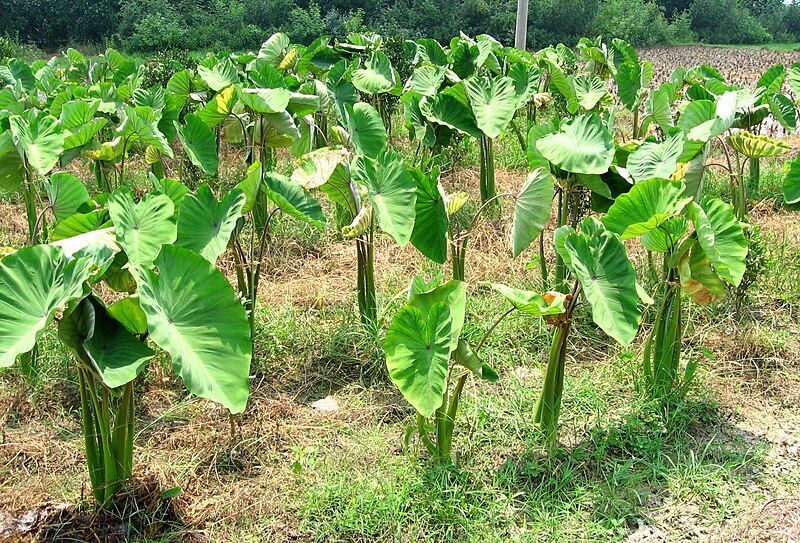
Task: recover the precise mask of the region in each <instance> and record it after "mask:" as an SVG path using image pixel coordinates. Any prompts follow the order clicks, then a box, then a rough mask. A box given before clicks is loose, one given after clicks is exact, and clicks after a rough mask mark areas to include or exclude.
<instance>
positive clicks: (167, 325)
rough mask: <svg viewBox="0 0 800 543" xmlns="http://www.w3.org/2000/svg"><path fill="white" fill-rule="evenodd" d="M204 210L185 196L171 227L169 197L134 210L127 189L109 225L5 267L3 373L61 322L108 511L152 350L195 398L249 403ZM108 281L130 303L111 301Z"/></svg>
mask: <svg viewBox="0 0 800 543" xmlns="http://www.w3.org/2000/svg"><path fill="white" fill-rule="evenodd" d="M207 203H208V196H207V195H206V194H204V191H202V192H200V193H199V194H198V195H197V196H195V195H187V196H186V197H185V198H184V203H183V206H182V207H183V210H182V212H181V217H184V218H183V219H181V220H179V224H176V223H175V221H174V215H175V207H174V204H173V202H172V200H171V199H170V198H169V197H168V196H166V195H163V194H148V195H145V196H144V197H143V198H142V199H141V201H139V202H138V203H137V202H135V201H134V198H133V195H132V194H131V192H130V191H129V190H128V189H126V188H122V189H120V190H118V191H116V192H115V193H114V194H113V195H112V196H111V197H110V199H109V200H108V207H107V212H108V214H109V215H110V218H111V220H112V221H113V225H111V226H105V227H103V228H100V229H95V230H90V231H88V232H86V233H83V234H80V235H77V236H74V237H69V238H66V239H63V240H61V241H58V242H55V243H54V244H52V245H36V246H33V247H26V248H22V249H20V250H18V251H16V252H14V253H12V254H9V255H7V256H5V257H4V258H3V259H2V260H0V331H2V333H0V353H2V354H0V367H3V368H5V367H9V366H11V365H13V364H14V362H15V360H16V359H17V358H18V357H19V356H20V355H23V354H25V353H26V352H28V351H30V350H31V349H32V348H33V347H34V345H35V343H36V341H37V339H38V338H40V337H41V335H42V334H43V333H44V332H45V330H46V328H47V327H48V326H49V325H50V324H51V323H52V322H53V321H54V320H55V321H57V323H58V337H59V338H60V339H61V341H62V342H63V343H64V344H65V345H66V346H67V348H68V349H69V350H70V352H71V353H72V355H73V357H74V360H75V365H76V366H75V369H76V373H77V377H78V388H79V393H80V404H81V417H82V429H83V435H84V444H85V452H86V460H87V465H88V468H89V478H90V481H91V486H92V493H93V496H94V498H95V501H96V502H97V504H98V505H99V506H101V507H103V506H107V505H109V503H111V502H112V500H113V499H114V496H115V494H116V493H117V492H118V491H119V489H120V486H121V485H122V484H123V483H124V481H125V480H126V479H129V478H130V477H131V475H132V469H133V456H132V451H133V439H134V435H135V432H134V425H135V405H136V402H135V389H134V387H135V380H136V378H137V376H138V375H140V374H141V373H142V371H143V370H144V369H145V368H146V367H147V364H148V362H149V361H150V360H151V359H152V358H153V356H154V355H155V351H154V350H153V349H152V346H153V345H155V346H158V347H160V348H162V349H163V350H164V351H165V352H166V353H167V354H168V355H169V356H170V358H171V360H172V367H173V369H174V371H175V372H176V373H177V374H178V375H179V376H180V377H181V378H182V379H183V382H184V384H185V385H186V388H187V389H188V390H189V391H190V392H191V393H193V394H196V395H198V396H201V397H204V398H208V399H210V400H213V401H215V402H218V403H220V404H222V405H223V406H225V407H226V408H227V409H229V410H230V412H231V413H241V412H242V411H243V410H244V409H245V406H246V404H247V398H248V394H249V392H248V391H249V382H248V372H249V367H250V358H251V354H252V347H251V342H250V330H249V327H248V325H247V317H246V315H245V312H244V308H243V307H242V305H241V304H240V303H239V300H238V297H237V295H236V293H235V292H234V290H233V288H231V286H230V284H229V283H228V281H227V279H226V278H225V276H224V275H222V273H221V272H220V271H219V270H217V269H216V268H215V267H214V265H213V263H212V262H213V261H214V259H215V255H216V254H218V252H219V251H220V249H219V248H220V247H222V248H223V249H224V247H225V244H226V243H227V240H223V239H221V237H224V236H225V235H226V234H220V233H217V234H211V230H212V229H211V228H208V227H210V226H211V225H210V222H211V219H210V218H209V217H207V216H205V214H203V213H197V211H198V208H207V209H208V208H209V207H211V206H208V207H207ZM227 234H230V230H228V231H227ZM187 247H189V248H187ZM120 261H121V262H122V263H123V264H124V267H123V266H121V265H120ZM120 276H125V277H126V278H127V279H121V278H120ZM101 283H106V284H107V287H111V289H115V290H120V291H121V292H120V293H121V294H123V297H119V296H115V298H117V299H116V301H114V302H111V301H110V300H108V299H106V297H105V294H104V293H105V292H107V291H108V288H105V287H101Z"/></svg>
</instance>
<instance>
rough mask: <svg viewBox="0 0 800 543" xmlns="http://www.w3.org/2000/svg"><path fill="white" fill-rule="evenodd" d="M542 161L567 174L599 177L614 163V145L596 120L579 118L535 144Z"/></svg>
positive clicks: (595, 116)
mask: <svg viewBox="0 0 800 543" xmlns="http://www.w3.org/2000/svg"><path fill="white" fill-rule="evenodd" d="M536 147H537V149H539V151H540V152H541V153H542V155H544V157H545V158H546V159H547V160H549V161H550V162H552V163H553V164H555V165H556V166H558V167H559V168H561V169H562V170H566V171H568V172H573V173H584V174H603V173H605V172H607V171H608V168H609V166H611V162H612V161H613V160H614V143H613V140H612V138H611V134H610V133H609V131H608V129H607V128H606V126H605V124H604V123H603V121H602V120H601V119H600V117H599V116H598V115H597V114H595V113H591V114H589V115H580V116H578V117H576V118H575V119H574V120H573V121H572V122H570V123H565V124H563V125H562V126H561V131H560V132H557V133H555V134H551V135H549V136H544V137H543V138H541V139H539V140H538V141H537V142H536Z"/></svg>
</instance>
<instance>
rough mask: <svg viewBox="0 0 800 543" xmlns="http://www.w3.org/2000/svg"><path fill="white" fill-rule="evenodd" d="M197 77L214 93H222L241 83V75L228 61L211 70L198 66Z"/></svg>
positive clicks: (216, 65)
mask: <svg viewBox="0 0 800 543" xmlns="http://www.w3.org/2000/svg"><path fill="white" fill-rule="evenodd" d="M197 75H199V76H200V79H202V80H203V82H204V83H205V84H206V85H208V88H210V89H211V90H213V91H214V92H218V91H221V90H222V89H224V88H225V87H229V86H231V85H233V84H234V83H238V82H239V74H238V73H237V72H236V67H235V66H234V65H233V63H231V62H230V61H228V60H224V61H222V62H220V63H217V64H215V65H214V66H212V67H211V68H207V67H205V66H203V65H198V66H197Z"/></svg>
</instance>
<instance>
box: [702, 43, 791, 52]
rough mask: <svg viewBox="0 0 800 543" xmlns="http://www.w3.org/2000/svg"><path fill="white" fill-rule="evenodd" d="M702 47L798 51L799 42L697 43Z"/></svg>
mask: <svg viewBox="0 0 800 543" xmlns="http://www.w3.org/2000/svg"><path fill="white" fill-rule="evenodd" d="M697 45H700V46H703V47H721V48H724V49H744V50H748V51H800V43H762V44H758V45H741V44H739V45H725V44H716V43H715V44H706V43H698V44H697Z"/></svg>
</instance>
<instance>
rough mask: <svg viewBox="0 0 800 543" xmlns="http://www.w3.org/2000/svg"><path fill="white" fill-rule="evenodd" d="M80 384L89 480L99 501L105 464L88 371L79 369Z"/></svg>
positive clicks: (98, 501) (96, 499)
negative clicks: (103, 462)
mask: <svg viewBox="0 0 800 543" xmlns="http://www.w3.org/2000/svg"><path fill="white" fill-rule="evenodd" d="M78 386H79V391H80V398H81V420H82V423H83V442H84V447H85V452H86V464H87V467H88V468H89V481H90V482H91V484H92V494H93V496H94V499H95V501H96V502H97V503H101V502H102V500H103V490H102V488H103V482H104V480H105V478H104V476H103V464H102V457H101V455H100V451H99V448H98V447H99V446H98V440H97V435H98V431H97V421H96V420H95V418H94V407H93V405H92V402H91V400H90V399H89V398H90V394H94V387H93V386H92V385H91V381H90V380H89V378H88V376H87V374H86V371H85V370H83V369H79V370H78Z"/></svg>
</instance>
